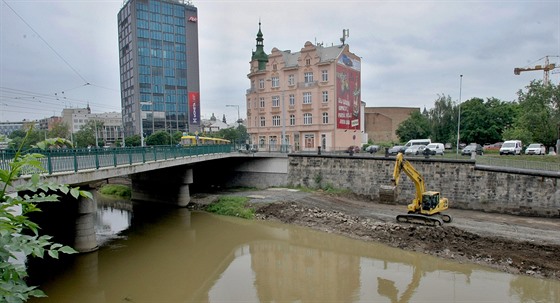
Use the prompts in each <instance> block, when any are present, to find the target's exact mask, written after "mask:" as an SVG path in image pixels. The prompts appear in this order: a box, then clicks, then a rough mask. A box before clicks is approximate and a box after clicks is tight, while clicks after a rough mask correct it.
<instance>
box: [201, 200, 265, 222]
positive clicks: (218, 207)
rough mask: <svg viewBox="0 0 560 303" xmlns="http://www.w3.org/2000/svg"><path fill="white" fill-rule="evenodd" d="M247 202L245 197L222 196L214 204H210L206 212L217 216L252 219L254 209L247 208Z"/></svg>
mask: <svg viewBox="0 0 560 303" xmlns="http://www.w3.org/2000/svg"><path fill="white" fill-rule="evenodd" d="M248 200H249V199H248V198H247V197H237V196H223V197H220V198H219V199H218V201H217V202H216V203H213V204H210V205H209V206H208V207H207V208H206V211H209V212H212V213H216V214H218V215H224V216H232V217H240V218H244V219H252V218H254V216H255V209H254V208H251V207H247V201H248Z"/></svg>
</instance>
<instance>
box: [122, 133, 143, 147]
mask: <svg viewBox="0 0 560 303" xmlns="http://www.w3.org/2000/svg"><path fill="white" fill-rule="evenodd" d="M141 144H142V138H140V135H132V136H130V137H127V138H126V139H124V145H126V146H140V145H141Z"/></svg>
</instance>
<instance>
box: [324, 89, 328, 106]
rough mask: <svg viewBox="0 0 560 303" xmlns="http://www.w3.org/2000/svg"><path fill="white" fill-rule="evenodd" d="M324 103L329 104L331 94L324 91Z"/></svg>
mask: <svg viewBox="0 0 560 303" xmlns="http://www.w3.org/2000/svg"><path fill="white" fill-rule="evenodd" d="M323 102H324V103H326V102H329V92H328V91H326V90H325V91H323Z"/></svg>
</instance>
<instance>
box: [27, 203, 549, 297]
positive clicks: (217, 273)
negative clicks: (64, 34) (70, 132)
mask: <svg viewBox="0 0 560 303" xmlns="http://www.w3.org/2000/svg"><path fill="white" fill-rule="evenodd" d="M97 235H98V239H99V243H100V249H99V250H98V251H95V252H92V253H87V254H81V255H76V256H72V257H68V258H65V259H64V260H63V261H60V262H58V263H56V264H55V265H54V266H50V267H49V266H45V267H44V268H43V267H41V265H34V268H33V270H32V272H33V273H37V274H35V275H34V276H32V277H33V281H34V282H37V283H38V284H40V288H41V289H42V290H44V291H45V292H46V293H47V295H48V297H47V298H34V299H32V300H30V301H29V302H56V303H65V302H72V303H76V302H80V303H86V302H92V303H93V302H94V303H105V302H107V303H109V302H111V303H112V302H170V303H171V302H172V303H175V302H391V303H394V302H399V303H405V302H560V282H558V281H553V280H544V279H536V278H532V277H527V276H516V275H511V274H506V273H502V272H497V271H494V270H490V269H488V268H484V267H480V266H477V265H472V264H459V263H454V262H450V261H447V260H442V259H438V258H435V257H432V256H429V255H424V254H419V253H413V252H407V251H403V250H399V249H396V248H391V247H388V246H385V245H381V244H377V243H371V242H363V241H358V240H353V239H349V238H345V237H342V236H338V235H334V234H329V233H324V232H319V231H315V230H311V229H308V228H302V227H298V226H291V225H285V224H280V223H274V222H263V221H250V220H244V219H238V218H232V217H223V216H216V215H212V214H208V213H204V212H191V211H189V210H187V209H178V208H173V207H167V206H163V205H159V204H158V205H153V204H147V203H132V202H128V201H114V200H108V201H100V202H99V203H98V212H97ZM51 265H52V264H51ZM37 266H38V267H37Z"/></svg>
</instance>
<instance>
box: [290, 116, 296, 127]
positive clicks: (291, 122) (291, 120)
mask: <svg viewBox="0 0 560 303" xmlns="http://www.w3.org/2000/svg"><path fill="white" fill-rule="evenodd" d="M290 125H296V115H294V114H291V115H290Z"/></svg>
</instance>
